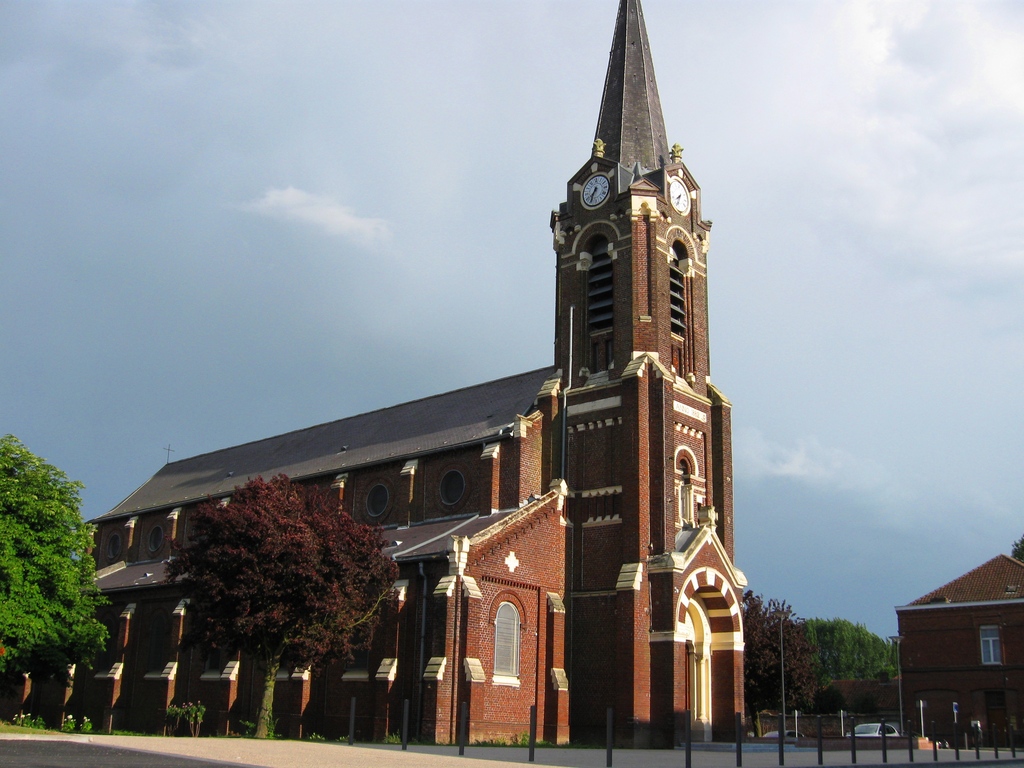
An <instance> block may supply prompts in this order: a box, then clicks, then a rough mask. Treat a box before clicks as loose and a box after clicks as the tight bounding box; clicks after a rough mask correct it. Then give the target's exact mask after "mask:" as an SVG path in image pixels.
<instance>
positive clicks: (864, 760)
mask: <svg viewBox="0 0 1024 768" xmlns="http://www.w3.org/2000/svg"><path fill="white" fill-rule="evenodd" d="M5 738H6V739H32V740H74V741H76V742H78V743H88V744H93V745H97V746H106V747H117V748H120V749H131V750H137V751H141V752H148V753H156V754H161V755H174V756H179V757H188V758H196V759H200V760H208V761H215V762H220V763H228V764H233V765H236V766H247V767H252V766H259V767H260V768H296V766H302V768H385V767H390V766H410V768H411V767H412V766H425V767H426V768H496V766H502V765H529V763H528V762H527V758H528V750H527V749H526V748H524V747H472V746H471V747H467V748H466V755H465V757H459V750H458V747H451V746H419V745H417V746H413V745H410V746H409V749H408V751H406V752H403V751H402V748H401V746H400V745H396V744H358V745H356V746H352V747H350V746H348V745H347V744H344V743H339V742H310V741H276V740H275V741H257V740H255V739H242V738H201V739H192V738H188V737H178V738H167V737H160V736H103V735H90V736H64V735H50V736H17V737H11V736H0V740H3V739H5ZM2 743H3V742H2V741H0V744H2ZM766 746H768V745H756V746H755V745H746V749H745V750H744V753H743V766H744V768H775V766H778V764H779V756H778V750H777V749H765V747H766ZM716 747H717V748H716V749H714V750H711V749H706V748H703V747H702V748H700V749H696V748H695V749H694V750H693V752H692V766H693V768H734V766H735V765H736V753H735V749H734V748H732V747H731V745H716ZM0 749H2V747H0ZM1018 754H1019V755H1021V756H1020V757H1018V758H1017V759H1015V760H1014V759H1011V758H1010V753H1009V751H1006V750H1000V754H999V756H1000V759H999V760H998V761H996V760H995V759H994V755H993V753H992V751H991V750H982V753H981V755H982V759H981V760H976V759H975V756H974V752H973V750H972V751H970V752H967V751H963V750H961V752H960V758H961V762H962V763H969V764H973V765H975V766H981V765H1000V764H1002V765H1006V766H1010V765H1019V764H1022V763H1024V751H1022V752H1020V753H1018ZM685 757H686V756H685V754H684V752H683V750H681V749H676V750H631V749H622V750H615V752H614V753H613V756H612V759H613V765H614V766H616V768H683V766H684V764H685ZM888 757H889V763H888V765H890V766H893V768H897V766H909V765H911V764H910V763H909V762H908V760H907V757H908V755H907V751H906V749H902V750H889V755H888ZM914 759H915V761H916V762H915V763H914V764H913V765H915V766H927V765H929V764H931V763H932V753H931V752H930V751H917V752H915V754H914ZM605 760H606V754H605V751H604V750H603V749H570V748H551V747H548V748H543V749H542V748H538V749H537V751H536V760H535V763H534V764H535V765H543V766H560V767H564V768H604V766H605ZM881 760H882V754H881V752H880V751H878V750H870V751H868V750H863V751H859V752H858V754H857V764H858V766H865V765H880V764H881ZM939 761H940V762H942V763H952V762H955V757H954V753H953V750H939ZM817 764H818V753H817V750H814V749H810V750H804V749H800V750H793V749H789V750H787V751H786V753H785V765H786V766H797V767H809V766H816V765H817ZM824 764H825V765H827V766H847V765H850V753H849V752H848V751H847V752H826V753H825V754H824ZM69 768H74V766H69Z"/></svg>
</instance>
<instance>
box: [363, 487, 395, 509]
mask: <svg viewBox="0 0 1024 768" xmlns="http://www.w3.org/2000/svg"><path fill="white" fill-rule="evenodd" d="M389 498H390V495H389V494H388V489H387V488H386V487H384V486H383V485H382V484H381V483H377V484H376V485H375V486H373V488H371V489H370V492H369V493H368V494H366V511H367V512H368V513H369V515H370V517H380V516H381V515H383V514H384V510H385V509H387V508H388V499H389Z"/></svg>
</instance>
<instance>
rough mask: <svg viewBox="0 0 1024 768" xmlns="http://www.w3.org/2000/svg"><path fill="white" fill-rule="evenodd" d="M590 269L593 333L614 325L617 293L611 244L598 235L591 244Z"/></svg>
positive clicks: (589, 320) (589, 307)
mask: <svg viewBox="0 0 1024 768" xmlns="http://www.w3.org/2000/svg"><path fill="white" fill-rule="evenodd" d="M589 250H590V256H591V258H592V259H593V261H592V262H591V263H590V270H589V271H588V272H587V326H588V328H589V330H590V332H591V333H595V332H597V331H604V330H607V329H609V328H611V327H612V316H613V307H614V304H615V295H614V292H613V291H612V257H611V254H610V253H609V252H610V251H611V244H610V243H609V242H608V241H607V240H606V239H605V238H603V237H598V238H597V239H596V240H594V241H593V242H592V243H591V244H590V249H589Z"/></svg>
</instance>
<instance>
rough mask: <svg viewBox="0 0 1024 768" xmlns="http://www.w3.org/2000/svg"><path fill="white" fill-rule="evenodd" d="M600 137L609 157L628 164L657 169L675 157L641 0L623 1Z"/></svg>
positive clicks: (613, 45) (600, 124)
mask: <svg viewBox="0 0 1024 768" xmlns="http://www.w3.org/2000/svg"><path fill="white" fill-rule="evenodd" d="M595 138H597V139H601V140H602V141H603V142H604V143H605V157H607V158H608V159H610V160H615V161H617V162H618V163H620V164H621V165H624V166H626V167H627V168H632V167H633V166H634V165H635V164H636V163H640V165H641V167H642V168H644V169H647V170H654V169H656V168H660V167H661V166H662V165H664V164H666V163H668V162H669V156H668V141H667V140H666V139H665V118H664V117H663V116H662V114H661V100H660V99H659V98H658V84H657V83H656V82H655V80H654V64H653V62H652V61H651V46H650V43H649V42H648V40H647V28H646V27H645V26H644V12H643V9H642V8H641V7H640V0H620V2H619V15H618V17H617V18H616V20H615V35H614V37H613V38H612V50H611V54H610V55H609V58H608V74H607V75H606V76H605V81H604V95H603V97H602V99H601V114H600V116H599V117H598V119H597V135H596V136H595Z"/></svg>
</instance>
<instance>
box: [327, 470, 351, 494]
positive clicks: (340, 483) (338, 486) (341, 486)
mask: <svg viewBox="0 0 1024 768" xmlns="http://www.w3.org/2000/svg"><path fill="white" fill-rule="evenodd" d="M347 482H348V472H342V473H341V474H340V475H335V477H334V482H333V483H331V488H333V489H334V490H336V491H344V490H345V483H347Z"/></svg>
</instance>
